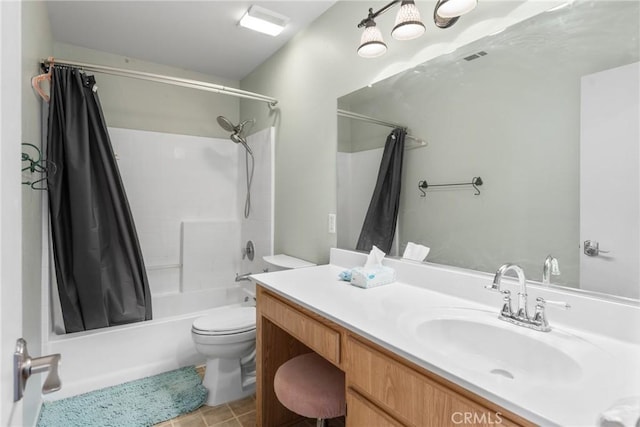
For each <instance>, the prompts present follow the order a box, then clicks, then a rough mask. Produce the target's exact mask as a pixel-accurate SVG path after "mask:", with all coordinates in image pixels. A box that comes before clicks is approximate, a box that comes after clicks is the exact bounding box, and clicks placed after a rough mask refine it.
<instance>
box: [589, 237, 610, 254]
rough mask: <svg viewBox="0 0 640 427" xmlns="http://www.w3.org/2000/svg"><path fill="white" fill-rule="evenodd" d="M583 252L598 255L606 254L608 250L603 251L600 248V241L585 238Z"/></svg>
mask: <svg viewBox="0 0 640 427" xmlns="http://www.w3.org/2000/svg"><path fill="white" fill-rule="evenodd" d="M583 248H584V254H585V255H586V256H598V255H600V254H608V253H609V251H603V250H602V249H600V243H598V242H596V241H595V240H585V241H584V246H583Z"/></svg>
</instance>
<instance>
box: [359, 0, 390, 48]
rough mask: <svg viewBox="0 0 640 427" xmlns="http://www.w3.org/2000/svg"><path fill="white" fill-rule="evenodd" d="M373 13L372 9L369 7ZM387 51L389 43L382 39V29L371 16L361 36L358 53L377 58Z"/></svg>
mask: <svg viewBox="0 0 640 427" xmlns="http://www.w3.org/2000/svg"><path fill="white" fill-rule="evenodd" d="M369 14H371V9H369ZM386 51H387V45H386V44H385V43H384V40H383V39H382V33H381V32H380V29H379V28H378V27H376V21H374V20H373V18H369V19H367V20H366V22H365V23H364V31H363V32H362V37H361V38H360V46H359V47H358V55H360V56H362V57H363V58H375V57H377V56H381V55H384V53H385V52H386Z"/></svg>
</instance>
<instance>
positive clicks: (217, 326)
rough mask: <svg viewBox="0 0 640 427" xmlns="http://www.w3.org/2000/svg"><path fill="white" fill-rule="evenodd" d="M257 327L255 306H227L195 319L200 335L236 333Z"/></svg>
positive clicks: (196, 328) (194, 329)
mask: <svg viewBox="0 0 640 427" xmlns="http://www.w3.org/2000/svg"><path fill="white" fill-rule="evenodd" d="M255 329H256V308H255V307H225V308H221V309H219V310H216V311H215V312H214V313H212V314H209V315H207V316H203V317H199V318H197V319H196V320H194V321H193V325H192V327H191V330H192V332H193V333H195V334H198V335H216V336H218V335H235V334H242V333H244V332H249V331H253V330H255Z"/></svg>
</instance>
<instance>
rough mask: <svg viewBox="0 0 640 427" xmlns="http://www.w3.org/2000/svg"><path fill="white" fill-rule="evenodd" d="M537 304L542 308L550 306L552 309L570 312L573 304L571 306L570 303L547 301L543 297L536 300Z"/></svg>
mask: <svg viewBox="0 0 640 427" xmlns="http://www.w3.org/2000/svg"><path fill="white" fill-rule="evenodd" d="M536 302H537V303H538V304H537V306H541V307H545V306H547V305H548V306H550V307H554V308H560V309H562V310H568V309H570V308H571V304H569V303H568V302H565V301H552V300H546V299H544V298H542V297H538V298H536ZM537 306H536V307H537Z"/></svg>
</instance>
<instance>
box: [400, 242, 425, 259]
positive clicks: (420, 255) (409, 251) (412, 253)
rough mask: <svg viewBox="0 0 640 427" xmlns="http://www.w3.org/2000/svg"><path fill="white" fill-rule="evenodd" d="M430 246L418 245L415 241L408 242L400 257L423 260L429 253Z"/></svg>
mask: <svg viewBox="0 0 640 427" xmlns="http://www.w3.org/2000/svg"><path fill="white" fill-rule="evenodd" d="M430 250H431V248H428V247H426V246H423V245H418V244H417V243H413V242H409V243H407V247H406V248H405V250H404V253H403V254H402V258H404V259H410V260H412V261H420V262H422V261H424V260H425V259H426V258H427V255H429V251H430Z"/></svg>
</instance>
